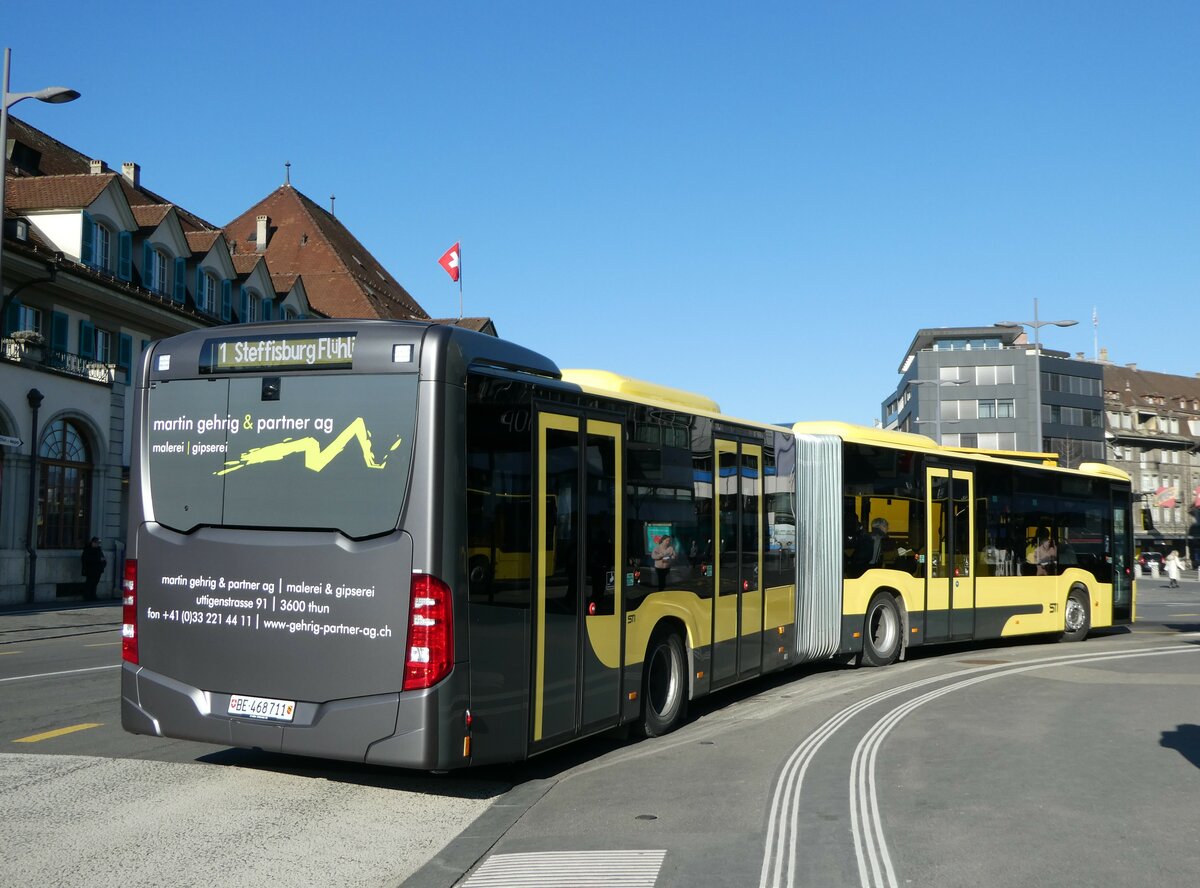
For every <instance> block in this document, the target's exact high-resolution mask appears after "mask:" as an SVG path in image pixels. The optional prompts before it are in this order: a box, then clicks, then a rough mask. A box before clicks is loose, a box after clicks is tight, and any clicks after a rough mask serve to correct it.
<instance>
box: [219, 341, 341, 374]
mask: <svg viewBox="0 0 1200 888" xmlns="http://www.w3.org/2000/svg"><path fill="white" fill-rule="evenodd" d="M353 363H354V334H353V333H327V334H323V335H320V336H273V337H270V338H268V337H254V338H247V337H230V338H227V339H209V340H207V341H206V342H205V343H204V348H203V349H202V350H201V358H200V372H201V373H239V372H247V373H249V372H262V371H265V370H341V369H345V370H348V369H350V368H351V367H352V366H353Z"/></svg>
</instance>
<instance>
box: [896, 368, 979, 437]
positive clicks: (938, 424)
mask: <svg viewBox="0 0 1200 888" xmlns="http://www.w3.org/2000/svg"><path fill="white" fill-rule="evenodd" d="M969 381H970V380H967V379H914V380H912V381H910V382H909V385H936V386H937V387H938V390H937V412H936V413H935V414H934V419H932V420H929V419H914V420H913V422H914V423H928V422H932V423H933V424H934V426H933V427H934V429H935V432H934V440H935V441H937V442H938V444H941V443H942V389H941V387H942V386H944V385H966V384H967V383H968V382H969ZM954 421H957V420H954Z"/></svg>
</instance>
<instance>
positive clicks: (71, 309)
mask: <svg viewBox="0 0 1200 888" xmlns="http://www.w3.org/2000/svg"><path fill="white" fill-rule="evenodd" d="M8 134H9V139H10V141H9V145H8V146H7V147H8V152H7V154H6V157H5V164H4V172H5V183H6V185H5V201H4V204H5V206H4V208H3V211H4V212H3V222H4V225H3V238H2V240H0V247H2V248H3V259H4V262H3V274H2V277H0V296H3V303H2V306H3V307H2V308H0V322H2V324H3V328H2V331H0V332H2V334H3V335H2V336H0V365H3V371H2V372H0V445H2V444H3V442H8V445H7V446H0V507H2V508H0V605H3V604H11V603H15V602H20V601H25V600H29V601H42V600H49V599H55V598H60V597H73V596H77V595H78V594H79V593H80V591H81V586H80V583H79V577H78V573H79V551H80V549H81V548H82V547H83V545H84V542H85V541H86V540H87V539H88V538H89V537H90V536H93V535H95V536H99V537H101V538H102V539H103V540H104V541H105V542H104V547H105V552H106V554H107V556H108V563H109V566H110V573H111V576H109V577H108V578H107V579H106V580H105V581H104V582H102V584H101V590H102V591H104V592H107V593H108V594H109V595H110V596H111V595H113V594H115V593H116V590H117V589H118V588H119V585H120V583H119V577H118V576H117V574H116V571H117V570H118V569H119V566H120V563H121V540H122V539H123V538H124V535H125V520H126V519H125V515H126V512H127V503H126V497H127V495H128V484H127V478H128V473H129V460H130V446H131V442H130V433H131V420H132V399H131V398H129V397H128V390H129V389H128V387H129V384H130V382H131V381H132V378H133V369H134V365H135V362H136V359H137V355H138V354H139V353H140V352H141V351H142V350H143V349H144V348H145V347H146V345H147V344H148V343H149V342H150V341H151V340H153V339H158V338H163V337H166V336H171V335H174V334H176V333H181V332H184V331H187V330H192V329H196V328H198V327H209V326H217V325H221V324H230V323H239V322H246V321H257V320H275V319H282V320H290V319H300V318H303V317H306V316H309V315H317V316H325V317H362V318H404V319H418V320H426V321H429V316H428V315H427V314H426V313H425V311H424V310H423V309H422V308H421V306H420V305H419V304H417V302H416V300H415V299H413V297H412V296H411V295H410V294H409V293H408V292H407V291H406V290H405V289H404V287H403V286H401V285H400V283H399V282H398V281H397V280H396V279H395V278H394V277H393V276H392V274H391V273H390V272H389V271H388V270H387V269H386V268H384V266H383V265H382V264H381V263H380V262H379V261H378V260H377V259H376V258H375V257H374V256H372V255H371V253H370V252H369V251H367V250H366V248H364V247H363V245H362V244H361V243H360V242H359V240H358V239H357V238H355V237H354V235H352V234H351V233H350V232H349V231H348V230H347V229H346V227H345V226H344V225H342V224H341V223H340V222H339V221H338V220H337V219H336V218H334V216H333V215H332V213H329V212H327V211H326V210H324V209H322V208H321V207H319V206H317V205H316V204H315V203H314V202H313V201H311V200H309V199H308V198H307V197H305V196H304V195H303V194H301V193H300V192H298V191H296V190H295V189H293V188H292V187H291V186H290V185H284V186H283V187H281V188H279V189H276V191H274V192H272V193H271V194H270V195H268V196H267V197H266V198H265V199H264V200H262V201H259V203H257V204H256V205H255V206H253V207H251V208H250V209H249V210H247V211H246V212H245V213H243V214H242V215H240V216H239V217H237V218H236V219H234V220H233V221H232V222H231V223H230V224H229V226H228V227H227V228H225V229H222V228H220V227H219V226H216V225H213V224H212V223H210V222H208V221H207V220H205V219H203V218H201V217H200V216H198V215H196V214H195V213H192V212H191V211H189V210H187V209H186V208H184V207H182V206H180V205H179V204H177V203H176V202H174V201H171V200H168V199H167V198H165V197H163V196H161V195H159V194H157V193H155V192H154V191H152V190H150V189H149V188H147V187H146V186H145V184H144V183H143V181H142V169H141V167H140V165H138V164H137V163H122V164H121V169H120V172H119V173H118V172H114V171H113V170H112V169H110V168H109V166H108V165H107V164H106V163H105V162H104V161H102V160H97V159H93V158H89V157H87V156H86V155H84V154H82V153H80V152H79V151H76V150H75V149H73V148H71V147H69V146H67V145H64V144H62V143H61V142H59V141H57V140H56V139H53V138H52V137H50V136H48V135H47V134H46V133H43V132H41V131H40V130H38V129H37V128H35V127H32V126H30V125H28V124H26V123H25V122H24V121H21V120H20V119H18V118H12V117H10V118H9V131H8ZM260 217H261V218H260ZM430 323H447V324H458V325H462V326H465V327H469V328H470V329H474V330H480V331H483V332H486V333H490V334H492V335H495V332H496V331H495V327H494V326H493V324H492V322H491V320H490V319H488V318H459V319H448V320H444V321H430ZM35 393H36V394H37V396H38V397H37V398H34V394H35ZM39 399H40V400H39ZM34 401H37V404H38V409H37V412H35V411H34V410H33V403H34ZM13 441H17V442H20V443H19V444H16V445H13V444H12V443H11V442H13ZM31 449H33V450H35V451H36V452H37V453H38V454H39V458H38V459H36V460H35V459H34V458H33V457H32V455H31V453H30V450H31ZM30 491H32V492H33V496H30ZM28 502H33V503H34V504H35V508H34V509H33V512H34V518H33V520H32V522H31V524H32V526H33V527H34V536H33V537H32V539H27V533H26V527H27V519H28V518H29V516H28V515H27V514H26V511H27V510H25V509H21V508H18V507H17V506H16V505H14V504H18V503H28Z"/></svg>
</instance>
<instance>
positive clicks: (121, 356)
mask: <svg viewBox="0 0 1200 888" xmlns="http://www.w3.org/2000/svg"><path fill="white" fill-rule="evenodd" d="M119 342H120V344H119V345H118V346H117V366H118V367H120V368H121V369H122V370H126V371H127V370H129V367H130V365H132V364H133V337H132V336H130V335H129V334H128V333H122V334H121V338H120V340H119ZM128 379H129V377H128V376H127V377H126V381H128Z"/></svg>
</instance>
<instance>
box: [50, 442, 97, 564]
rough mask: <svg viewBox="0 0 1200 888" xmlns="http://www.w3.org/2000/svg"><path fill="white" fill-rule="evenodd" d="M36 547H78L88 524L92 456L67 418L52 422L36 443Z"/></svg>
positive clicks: (88, 526)
mask: <svg viewBox="0 0 1200 888" xmlns="http://www.w3.org/2000/svg"><path fill="white" fill-rule="evenodd" d="M38 459H39V460H40V468H41V475H40V478H39V487H38V548H39V549H82V548H83V544H84V542H85V541H86V540H87V538H88V536H89V532H90V530H91V523H92V455H91V452H90V450H89V449H88V444H87V439H86V438H85V437H84V435H83V431H82V430H81V429H80V428H79V426H78V425H76V424H75V423H74V422H72V421H71V420H69V419H60V420H56V421H55V422H54V423H52V424H51V425H50V426H49V428H47V429H46V431H45V434H43V435H42V441H41V444H40V445H38Z"/></svg>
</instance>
